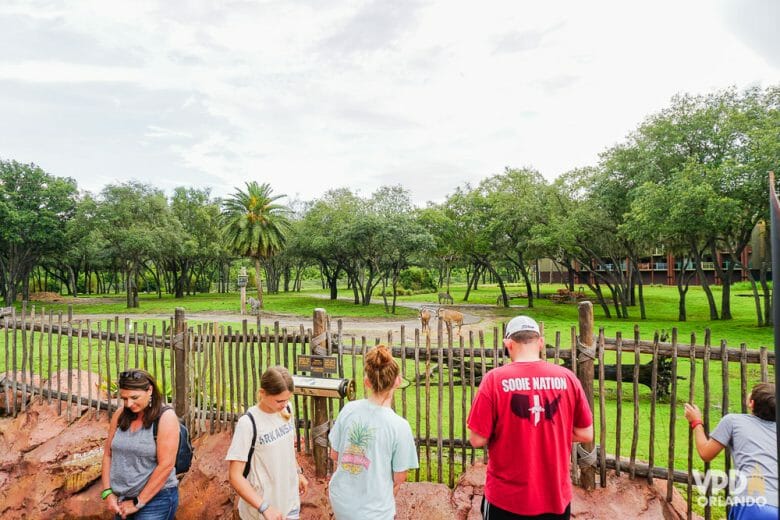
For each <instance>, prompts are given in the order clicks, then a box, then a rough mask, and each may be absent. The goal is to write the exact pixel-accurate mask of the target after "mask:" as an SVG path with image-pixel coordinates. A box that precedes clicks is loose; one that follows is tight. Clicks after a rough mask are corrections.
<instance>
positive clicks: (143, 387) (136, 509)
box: [101, 369, 179, 520]
mask: <svg viewBox="0 0 780 520" xmlns="http://www.w3.org/2000/svg"><path fill="white" fill-rule="evenodd" d="M119 397H120V399H122V407H121V408H119V409H118V410H117V411H116V412H114V415H113V417H112V418H111V426H110V427H109V430H108V438H107V439H106V445H105V448H104V449H103V477H102V480H103V492H102V493H101V498H102V499H103V500H104V501H105V502H106V507H107V508H108V510H109V511H111V512H112V513H114V514H115V515H116V516H115V518H123V519H133V520H173V517H174V515H175V513H176V508H177V507H178V505H179V488H178V480H177V479H176V470H175V469H174V464H175V462H176V451H177V449H178V445H179V423H178V419H177V417H176V413H175V412H174V411H173V410H172V409H171V408H168V407H165V408H164V407H163V402H162V395H161V394H160V390H159V389H158V388H157V382H156V381H155V380H154V377H152V375H151V374H150V373H149V372H146V371H145V370H138V369H133V370H127V371H125V372H122V373H120V374H119ZM158 420H159V423H158V427H157V442H155V440H154V433H153V426H154V423H155V421H158Z"/></svg>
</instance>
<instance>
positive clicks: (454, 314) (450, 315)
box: [436, 307, 463, 335]
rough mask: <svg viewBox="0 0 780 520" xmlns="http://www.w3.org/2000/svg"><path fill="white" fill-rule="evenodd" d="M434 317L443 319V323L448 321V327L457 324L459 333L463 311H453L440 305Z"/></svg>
mask: <svg viewBox="0 0 780 520" xmlns="http://www.w3.org/2000/svg"><path fill="white" fill-rule="evenodd" d="M436 317H438V318H439V319H440V320H444V322H445V323H449V325H450V327H454V326H455V325H457V326H458V335H460V328H461V327H462V326H463V313H462V312H458V311H453V310H451V309H445V308H444V307H440V308H439V310H438V311H437V312H436Z"/></svg>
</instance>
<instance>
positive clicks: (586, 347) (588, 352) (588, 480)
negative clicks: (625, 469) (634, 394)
mask: <svg viewBox="0 0 780 520" xmlns="http://www.w3.org/2000/svg"><path fill="white" fill-rule="evenodd" d="M577 310H578V311H579V329H580V332H579V338H578V345H577V377H578V378H579V380H580V382H581V383H582V389H583V390H584V391H585V396H586V397H587V398H588V405H589V406H590V410H591V413H593V411H594V410H593V358H594V357H595V350H594V345H593V304H592V303H591V302H580V303H579V304H578V306H577ZM582 447H583V449H584V450H585V451H587V452H592V451H593V450H594V449H595V443H594V442H593V441H591V442H583V443H582ZM580 485H581V486H582V487H583V488H585V489H595V488H596V468H595V466H585V467H583V468H581V472H580Z"/></svg>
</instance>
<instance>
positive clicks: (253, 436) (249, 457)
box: [244, 412, 257, 478]
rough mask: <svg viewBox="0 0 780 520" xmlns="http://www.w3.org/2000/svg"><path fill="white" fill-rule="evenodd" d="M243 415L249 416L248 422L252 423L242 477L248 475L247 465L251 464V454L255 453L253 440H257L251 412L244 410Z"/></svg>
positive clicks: (255, 426)
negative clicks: (250, 439)
mask: <svg viewBox="0 0 780 520" xmlns="http://www.w3.org/2000/svg"><path fill="white" fill-rule="evenodd" d="M244 415H248V416H249V422H251V423H252V444H250V445H249V455H248V456H247V458H246V465H245V466H244V478H246V477H247V476H248V475H249V467H250V465H251V464H252V455H254V454H255V441H256V440H257V425H255V418H254V417H252V414H251V413H249V412H246V413H245V414H244Z"/></svg>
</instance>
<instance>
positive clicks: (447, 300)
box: [439, 292, 454, 305]
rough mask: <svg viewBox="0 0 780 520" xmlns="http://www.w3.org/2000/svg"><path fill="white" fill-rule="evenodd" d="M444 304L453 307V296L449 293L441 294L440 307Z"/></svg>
mask: <svg viewBox="0 0 780 520" xmlns="http://www.w3.org/2000/svg"><path fill="white" fill-rule="evenodd" d="M442 303H449V304H450V305H452V304H453V303H454V300H453V299H452V296H451V295H450V293H448V292H440V293H439V305H441V304H442Z"/></svg>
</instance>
